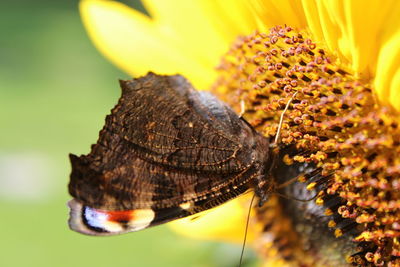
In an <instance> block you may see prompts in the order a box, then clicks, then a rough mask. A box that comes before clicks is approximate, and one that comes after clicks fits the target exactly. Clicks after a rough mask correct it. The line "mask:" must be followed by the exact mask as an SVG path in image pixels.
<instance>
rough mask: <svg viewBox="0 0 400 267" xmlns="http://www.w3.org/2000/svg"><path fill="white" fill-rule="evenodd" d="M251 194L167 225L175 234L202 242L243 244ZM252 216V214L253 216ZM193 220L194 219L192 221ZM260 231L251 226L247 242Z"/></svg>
mask: <svg viewBox="0 0 400 267" xmlns="http://www.w3.org/2000/svg"><path fill="white" fill-rule="evenodd" d="M251 197H252V194H245V195H243V196H240V197H238V198H236V199H234V200H231V201H229V202H227V203H225V204H223V205H221V206H219V207H217V208H214V209H212V210H209V211H206V212H203V213H200V214H198V215H199V216H200V217H198V218H196V217H197V216H198V215H193V216H190V217H188V218H184V219H181V220H177V221H175V222H172V223H169V225H170V226H171V228H172V229H173V230H175V231H176V232H178V233H180V234H182V235H185V236H188V237H192V238H196V239H204V240H219V241H228V242H234V243H241V242H243V238H244V233H245V226H246V219H247V213H248V209H247V207H249V204H250V200H251ZM253 215H254V214H253ZM194 218H195V219H194ZM260 230H261V229H258V227H257V226H255V225H252V226H251V227H249V229H248V232H247V240H248V241H249V242H251V241H252V240H254V238H255V236H256V234H257V233H258V232H259V231H260Z"/></svg>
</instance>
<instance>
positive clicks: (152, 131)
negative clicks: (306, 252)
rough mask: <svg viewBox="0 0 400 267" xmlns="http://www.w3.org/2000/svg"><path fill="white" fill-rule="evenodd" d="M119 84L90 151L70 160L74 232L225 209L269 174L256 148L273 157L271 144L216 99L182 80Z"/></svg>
mask: <svg viewBox="0 0 400 267" xmlns="http://www.w3.org/2000/svg"><path fill="white" fill-rule="evenodd" d="M121 86H122V89H123V90H122V97H121V99H120V100H119V103H118V104H117V105H116V106H115V107H114V109H113V110H112V113H111V115H109V116H107V118H106V125H105V126H104V128H103V129H102V131H101V132H100V136H99V140H98V142H97V144H95V145H93V146H92V150H91V152H90V154H88V155H86V156H80V157H77V156H75V155H71V156H70V158H71V164H72V173H71V181H70V184H69V191H70V194H71V195H72V196H73V197H74V198H75V199H74V200H72V201H73V202H71V203H73V204H70V206H71V210H72V211H71V219H70V225H71V227H72V228H73V229H75V230H77V231H81V232H84V233H88V232H85V231H83V230H82V229H81V228H82V227H83V226H82V225H85V224H86V226H90V227H91V228H93V229H97V230H99V229H102V230H104V233H108V234H109V233H112V234H113V233H122V232H126V231H135V230H140V229H143V228H146V227H149V226H152V225H156V224H161V223H164V222H167V221H170V220H173V219H177V218H181V217H185V216H188V215H191V214H194V213H197V212H200V211H202V210H206V209H209V208H212V207H215V206H217V205H219V204H222V203H223V202H225V201H227V200H229V199H232V198H234V197H236V196H237V195H239V194H241V193H243V192H245V191H246V190H247V189H248V188H249V187H250V184H251V183H252V181H253V180H254V179H255V178H256V177H258V176H260V175H263V172H264V170H263V169H262V167H261V166H262V165H263V164H262V163H263V162H265V161H266V160H267V157H268V156H267V155H268V154H267V153H260V151H263V149H257V150H256V149H255V147H256V146H258V147H260V146H262V147H265V151H266V152H267V150H268V142H267V140H266V139H265V138H264V137H262V136H260V135H258V134H257V133H256V132H255V131H254V130H253V129H252V128H251V127H250V126H249V125H248V124H247V123H246V122H245V121H244V120H242V119H240V118H239V117H238V116H237V115H236V114H235V113H234V112H233V111H232V110H231V109H230V108H229V107H228V106H226V105H225V104H224V103H222V102H221V101H219V100H217V99H216V98H215V97H213V96H212V95H211V94H208V93H203V92H201V93H199V92H197V91H196V90H194V89H193V88H192V87H191V85H190V84H189V83H188V82H187V81H186V80H185V79H184V78H183V77H182V76H179V75H176V76H158V75H155V74H151V73H150V74H148V75H147V76H145V77H143V78H139V79H135V80H132V81H125V82H121ZM124 212H125V213H124ZM111 213H112V214H113V215H112V216H111V215H110V214H111ZM117 215H118V216H119V217H118V216H117ZM128 215H129V216H128ZM124 216H126V217H124ZM110 218H111V219H110ZM113 218H114V219H115V218H122V219H121V220H120V221H118V220H114V219H113ZM80 227H81V228H80ZM96 227H97V228H96ZM80 229H81V230H80ZM107 229H108V230H107ZM99 232H101V230H99V231H97V232H96V231H95V233H99ZM89 234H90V233H89ZM92 234H93V233H92Z"/></svg>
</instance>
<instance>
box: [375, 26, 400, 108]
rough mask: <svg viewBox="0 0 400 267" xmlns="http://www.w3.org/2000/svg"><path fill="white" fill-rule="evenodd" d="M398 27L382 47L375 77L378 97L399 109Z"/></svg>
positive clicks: (399, 56) (399, 42) (399, 37)
mask: <svg viewBox="0 0 400 267" xmlns="http://www.w3.org/2000/svg"><path fill="white" fill-rule="evenodd" d="M399 62H400V29H399V32H398V33H397V34H396V35H394V36H393V37H392V38H391V39H390V40H389V41H387V42H386V43H385V45H384V46H383V47H382V49H381V51H380V54H379V59H378V64H377V73H376V78H375V88H376V92H377V94H378V97H379V99H380V100H381V101H382V102H383V103H385V104H391V105H392V106H393V107H394V108H395V109H397V111H400V78H399V75H400V74H399V72H400V65H399Z"/></svg>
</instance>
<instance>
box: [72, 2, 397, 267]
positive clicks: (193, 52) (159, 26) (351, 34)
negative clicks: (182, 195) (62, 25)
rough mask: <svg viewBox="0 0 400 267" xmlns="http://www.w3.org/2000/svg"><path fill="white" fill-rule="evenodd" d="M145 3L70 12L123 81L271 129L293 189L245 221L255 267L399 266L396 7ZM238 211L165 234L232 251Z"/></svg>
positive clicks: (280, 172)
mask: <svg viewBox="0 0 400 267" xmlns="http://www.w3.org/2000/svg"><path fill="white" fill-rule="evenodd" d="M143 2H144V3H143V4H144V6H145V8H146V10H147V11H148V13H149V15H146V14H143V13H141V12H138V11H136V10H134V9H132V8H130V7H128V6H126V5H125V4H123V3H120V2H116V1H100V0H83V1H81V5H80V10H81V15H82V19H83V22H84V25H85V27H86V29H87V31H88V33H89V36H90V37H91V39H92V40H93V42H94V44H95V45H96V46H97V48H98V49H99V50H100V51H101V52H102V53H103V54H104V55H105V56H106V57H107V58H108V59H110V60H111V61H112V62H113V63H114V64H116V65H117V66H118V67H120V68H121V69H122V70H124V71H126V72H127V73H129V74H130V75H132V76H139V75H144V74H146V73H147V72H148V71H153V72H156V73H160V74H176V73H179V74H182V75H183V76H185V77H186V78H188V79H189V80H190V81H191V82H192V83H193V85H194V86H195V87H196V88H198V89H205V90H212V91H213V92H214V93H215V94H217V95H218V96H219V97H220V98H221V99H223V100H224V101H226V102H228V103H229V104H230V105H231V106H232V107H233V108H235V109H236V110H237V111H238V112H242V113H243V115H244V117H245V118H246V120H248V121H249V122H250V123H251V124H252V125H253V126H254V127H255V128H256V129H257V130H258V131H259V132H261V133H263V134H264V135H265V136H267V137H270V138H271V140H273V139H274V138H275V136H276V135H277V131H278V128H281V129H282V132H281V134H280V136H279V142H280V146H281V147H282V149H281V151H280V152H279V153H280V156H281V162H282V163H281V166H278V168H277V169H276V170H275V172H276V177H277V179H278V180H279V182H281V183H282V184H285V183H287V181H289V180H291V178H293V177H297V178H298V179H297V180H298V182H297V183H292V184H291V185H289V186H286V187H285V188H281V189H280V190H279V193H280V194H281V195H286V196H287V197H286V198H282V197H278V196H277V195H272V196H271V199H270V200H269V201H268V203H266V204H265V205H264V206H263V207H262V208H261V209H254V210H253V211H252V212H253V213H252V216H251V227H250V229H251V230H250V231H249V238H250V239H249V241H250V243H251V244H252V245H253V246H254V247H255V248H256V249H257V250H258V251H259V253H260V255H261V257H263V258H264V260H265V264H266V266H267V265H268V264H269V265H273V264H277V263H280V264H282V265H285V264H287V265H294V266H298V265H310V266H316V265H321V266H326V265H345V264H353V265H366V266H367V265H376V266H381V265H388V266H399V265H400V199H399V197H400V194H399V189H400V158H399V156H398V155H399V153H400V127H399V116H400V115H399V111H400V68H399V67H398V66H399V65H398V63H397V62H399V60H400V49H399V48H400V17H399V16H398V14H399V11H400V2H398V1H394V0H393V1H372V0H371V1H316V0H315V1H314V0H303V1H293V0H292V1H291V0H284V1H262V0H249V1H245V0H232V1H229V2H228V1H222V0H214V1H208V0H203V1H201V0H199V1H197V0H195V1H177V0H175V1H174V0H168V1H167V0H162V1H161V0H146V1H143ZM282 113H283V115H282ZM281 116H283V118H284V120H283V123H282V124H281V125H279V120H280V117H281ZM290 196H292V198H291V197H290ZM312 196H315V197H314V199H313V200H312V201H311V200H310V201H304V202H302V201H295V200H293V198H302V199H307V198H310V197H312ZM248 202H249V196H248V195H245V196H243V197H240V198H238V199H236V200H234V201H231V202H229V203H226V204H225V205H223V206H221V207H219V208H217V209H214V210H212V211H209V212H208V213H207V214H205V215H203V216H201V217H200V218H199V219H197V220H193V221H188V220H181V221H178V222H176V223H173V224H172V227H173V228H174V229H176V230H177V231H179V232H182V233H184V234H186V235H189V236H193V237H198V238H215V239H220V240H221V239H222V240H227V241H233V242H241V241H242V239H243V231H244V229H243V221H244V220H245V218H246V208H247V207H248ZM221 218H224V219H223V220H221ZM193 229H196V230H193ZM269 265H268V266H269Z"/></svg>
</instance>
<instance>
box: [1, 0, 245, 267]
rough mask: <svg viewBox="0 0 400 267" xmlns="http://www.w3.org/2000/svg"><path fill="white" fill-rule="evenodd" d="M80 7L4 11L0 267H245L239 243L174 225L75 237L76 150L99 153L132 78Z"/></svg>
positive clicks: (19, 6)
mask: <svg viewBox="0 0 400 267" xmlns="http://www.w3.org/2000/svg"><path fill="white" fill-rule="evenodd" d="M125 2H126V1H125ZM130 2H131V3H130V4H132V3H134V1H130ZM77 5H78V2H76V1H68V0H64V1H60V0H58V1H50V0H48V1H43V0H42V1H30V0H25V1H21V0H16V1H9V2H4V1H2V3H1V4H0V32H1V37H0V48H1V49H0V110H1V112H0V210H1V212H2V214H1V220H0V236H1V237H0V251H1V253H0V255H1V257H0V266H7V267H8V266H24V267H25V266H41V267H44V266H57V267H60V266H75V267H79V266H96V267H102V266H114V267H117V266H234V265H236V264H237V262H238V257H239V255H240V247H239V246H230V245H224V244H218V243H210V242H200V241H197V240H188V239H185V238H183V237H179V236H177V235H175V234H174V233H172V232H170V231H169V230H168V228H167V227H166V226H160V227H155V228H153V229H148V230H146V231H141V232H138V233H133V234H128V235H124V236H117V237H106V238H98V237H88V236H83V235H80V234H77V233H75V232H72V231H70V230H69V228H68V226H67V218H68V209H67V206H66V202H67V201H68V200H69V199H70V197H69V196H68V192H67V184H68V179H69V178H68V176H69V171H70V166H69V160H68V153H70V152H71V153H75V154H82V153H88V152H89V149H90V144H92V143H94V142H95V141H96V140H97V136H98V131H99V130H100V129H101V127H102V126H103V122H104V117H105V115H106V114H108V113H109V111H110V109H111V108H112V107H113V105H114V104H115V103H116V101H117V98H118V96H119V94H120V89H119V86H118V82H117V79H119V78H122V79H127V78H129V77H128V76H127V75H126V74H124V73H121V72H120V71H119V70H117V69H116V68H115V67H114V66H112V65H111V64H110V63H109V62H107V61H106V60H105V59H104V58H102V57H101V55H100V54H99V53H98V52H97V51H96V50H95V48H94V47H93V45H92V44H91V43H90V41H89V39H88V37H87V36H86V33H85V31H84V29H83V27H82V25H81V21H80V18H79V14H78V7H77ZM246 253H247V254H250V252H249V251H248V250H247V251H246Z"/></svg>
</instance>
